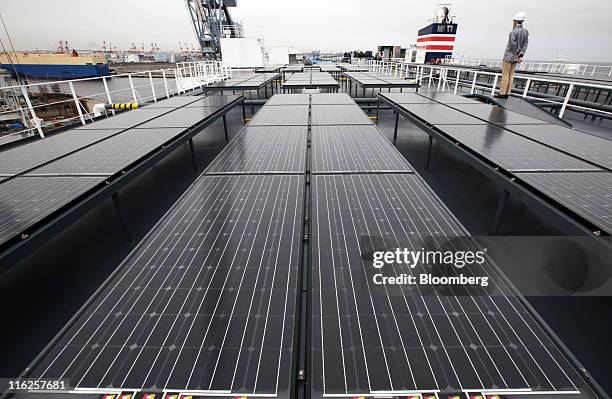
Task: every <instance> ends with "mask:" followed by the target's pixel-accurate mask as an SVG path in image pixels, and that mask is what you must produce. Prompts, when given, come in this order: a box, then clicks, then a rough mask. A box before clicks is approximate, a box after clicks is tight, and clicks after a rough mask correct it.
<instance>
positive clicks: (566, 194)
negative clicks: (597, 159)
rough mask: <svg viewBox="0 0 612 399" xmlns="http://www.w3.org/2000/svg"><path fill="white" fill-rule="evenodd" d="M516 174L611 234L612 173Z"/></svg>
mask: <svg viewBox="0 0 612 399" xmlns="http://www.w3.org/2000/svg"><path fill="white" fill-rule="evenodd" d="M517 176H518V177H519V178H520V179H521V180H524V181H526V182H527V183H528V184H529V185H531V186H533V187H535V188H536V189H537V190H538V191H541V192H543V193H544V194H546V195H547V196H549V197H550V198H552V199H553V200H555V201H557V202H558V203H560V204H561V205H563V206H565V207H566V208H568V209H569V210H571V211H572V212H575V213H576V214H577V215H579V216H581V217H583V218H584V219H586V220H588V221H589V222H591V223H593V224H594V225H595V226H598V227H599V228H600V229H601V230H602V231H604V232H606V233H608V234H612V173H610V172H601V173H519V174H517Z"/></svg>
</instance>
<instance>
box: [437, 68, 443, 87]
mask: <svg viewBox="0 0 612 399" xmlns="http://www.w3.org/2000/svg"><path fill="white" fill-rule="evenodd" d="M442 73H443V71H442V68H439V72H438V86H437V87H436V90H438V91H440V87H441V86H442Z"/></svg>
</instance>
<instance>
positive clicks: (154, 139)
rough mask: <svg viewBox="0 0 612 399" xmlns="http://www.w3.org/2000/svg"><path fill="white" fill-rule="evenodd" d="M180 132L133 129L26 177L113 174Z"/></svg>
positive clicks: (167, 129) (177, 130)
mask: <svg viewBox="0 0 612 399" xmlns="http://www.w3.org/2000/svg"><path fill="white" fill-rule="evenodd" d="M183 132H184V130H183V129H181V128H166V129H132V130H129V131H127V132H123V133H121V134H118V135H116V136H113V137H111V138H109V139H107V140H104V141H103V142H101V143H98V144H96V145H94V146H91V147H87V148H85V149H83V150H80V151H77V152H75V153H73V154H71V155H68V156H66V157H63V158H61V159H59V160H56V161H54V162H51V163H49V164H47V165H45V166H43V167H40V168H37V169H34V170H32V171H30V172H29V173H28V174H27V175H26V176H45V175H107V176H110V175H114V174H115V173H118V172H121V171H122V170H123V169H124V168H126V167H127V166H129V165H131V164H132V163H134V162H136V161H138V160H140V159H141V158H142V157H144V156H146V155H147V154H149V153H150V152H152V151H153V150H155V149H156V148H159V147H160V146H162V145H163V144H165V143H167V142H168V141H170V140H172V139H173V138H175V137H177V136H179V135H180V134H181V133H183Z"/></svg>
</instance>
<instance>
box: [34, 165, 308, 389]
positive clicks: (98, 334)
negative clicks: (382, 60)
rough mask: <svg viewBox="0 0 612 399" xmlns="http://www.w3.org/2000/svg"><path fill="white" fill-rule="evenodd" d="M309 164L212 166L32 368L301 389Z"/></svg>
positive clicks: (160, 385)
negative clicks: (292, 172) (252, 168)
mask: <svg viewBox="0 0 612 399" xmlns="http://www.w3.org/2000/svg"><path fill="white" fill-rule="evenodd" d="M303 192H304V177H303V176H202V177H200V178H199V179H198V180H196V182H195V183H194V184H193V185H192V186H191V187H190V189H189V190H188V191H187V192H186V193H185V195H184V196H183V197H182V198H181V199H180V200H179V201H178V202H177V203H176V204H175V205H174V206H173V208H172V209H171V211H170V213H169V214H167V215H166V216H165V218H164V219H162V221H161V222H160V223H159V224H158V225H157V226H156V227H155V228H154V229H153V230H152V231H151V232H150V233H149V234H148V235H147V237H146V238H145V239H144V240H143V241H142V242H141V243H140V244H139V245H138V247H137V248H136V249H135V251H134V252H133V253H132V254H131V255H130V256H129V257H128V258H127V259H126V260H125V261H124V263H123V264H122V265H121V266H120V269H119V272H118V273H117V274H116V275H115V276H114V277H113V278H112V279H111V280H110V282H109V283H108V284H107V285H106V286H105V287H104V288H103V290H102V291H101V292H99V294H98V295H97V296H96V297H95V298H94V300H93V301H92V302H91V304H90V305H89V306H88V307H87V308H86V309H85V311H84V312H83V313H82V314H81V315H80V316H79V317H78V318H77V319H76V321H75V322H74V323H73V324H72V325H71V326H70V328H69V329H68V330H67V332H66V333H65V334H64V335H62V336H61V337H60V339H59V341H58V342H57V343H55V344H54V345H53V346H52V347H51V349H50V351H49V352H47V353H46V354H45V355H44V357H43V358H42V360H41V362H39V363H38V364H37V365H36V366H35V367H34V368H33V369H32V370H31V372H30V373H29V376H30V377H33V378H37V377H43V378H51V379H56V378H59V377H62V378H64V379H66V380H67V383H68V385H69V386H71V387H78V388H96V387H98V388H100V387H106V388H109V387H115V388H117V387H126V388H128V387H129V388H141V387H142V388H144V389H149V390H150V389H155V390H162V389H167V390H169V391H181V392H185V391H188V390H194V389H197V390H204V391H211V392H212V391H213V390H223V391H225V392H224V393H225V395H232V394H234V395H237V394H248V393H255V394H268V395H277V396H278V397H288V396H289V392H288V390H289V385H290V379H291V375H292V374H291V364H292V362H291V360H292V359H291V358H292V347H293V336H294V324H295V303H296V286H297V275H298V273H297V271H298V265H299V262H300V260H301V255H300V251H301V247H302V242H301V237H300V233H301V229H302V223H303V215H302V214H303V203H302V197H303Z"/></svg>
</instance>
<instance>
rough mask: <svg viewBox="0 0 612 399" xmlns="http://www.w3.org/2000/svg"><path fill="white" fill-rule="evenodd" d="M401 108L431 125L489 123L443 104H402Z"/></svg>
mask: <svg viewBox="0 0 612 399" xmlns="http://www.w3.org/2000/svg"><path fill="white" fill-rule="evenodd" d="M400 107H401V108H402V109H404V110H406V111H408V112H410V113H411V114H413V115H414V116H416V117H418V118H420V119H421V120H423V121H425V122H427V123H429V124H431V125H485V124H487V122H485V121H483V120H480V119H478V118H476V117H473V116H470V115H467V114H465V113H463V112H461V111H458V110H456V109H453V108H450V107H447V106H446V105H443V104H400Z"/></svg>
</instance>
